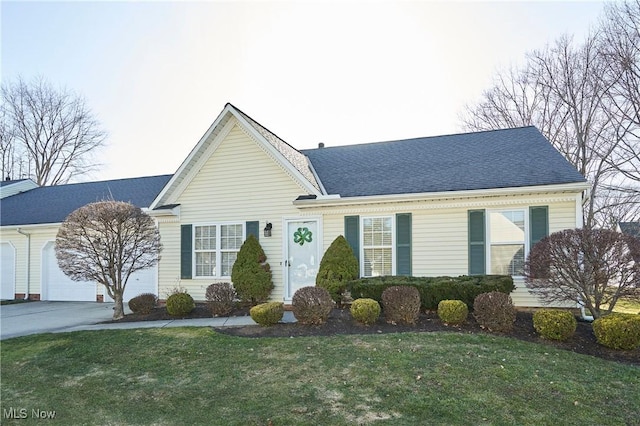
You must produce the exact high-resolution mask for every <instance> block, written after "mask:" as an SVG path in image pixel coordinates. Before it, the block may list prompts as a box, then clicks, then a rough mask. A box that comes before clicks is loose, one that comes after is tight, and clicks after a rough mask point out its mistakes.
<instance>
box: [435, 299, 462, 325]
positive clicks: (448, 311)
mask: <svg viewBox="0 0 640 426" xmlns="http://www.w3.org/2000/svg"><path fill="white" fill-rule="evenodd" d="M467 315H469V308H468V307H467V304H466V303H464V302H463V301H462V300H442V301H440V303H438V317H439V318H440V321H442V322H443V323H445V324H446V325H460V324H462V323H464V322H465V321H466V320H467Z"/></svg>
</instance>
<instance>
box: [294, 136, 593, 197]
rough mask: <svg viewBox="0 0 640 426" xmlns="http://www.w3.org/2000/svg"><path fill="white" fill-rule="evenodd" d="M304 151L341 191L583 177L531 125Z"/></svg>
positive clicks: (407, 190) (325, 180) (405, 190)
mask: <svg viewBox="0 0 640 426" xmlns="http://www.w3.org/2000/svg"><path fill="white" fill-rule="evenodd" d="M302 153H304V154H305V155H307V156H308V158H309V159H310V160H311V163H312V164H313V167H314V169H315V172H316V174H317V175H318V177H319V179H320V181H321V182H322V185H323V186H324V188H325V189H326V191H327V193H328V194H339V195H340V196H341V197H357V196H372V195H390V194H411V193H427V192H445V191H464V190H476V189H490V188H511V187H524V186H537V185H552V184H564V183H574V182H585V178H584V177H583V176H582V175H581V174H580V173H578V171H577V170H576V169H575V168H574V167H573V166H572V165H571V164H570V163H569V162H567V160H565V158H564V157H563V156H562V155H561V154H560V153H559V152H558V151H557V150H556V149H555V148H553V146H552V145H551V144H550V143H549V141H547V139H546V138H545V137H544V136H543V135H542V134H541V133H540V132H539V131H538V130H537V129H536V128H535V127H533V126H530V127H520V128H515V129H505V130H493V131H485V132H476V133H464V134H455V135H446V136H434V137H425V138H416V139H406V140H400V141H389V142H378V143H368V144H361V145H349V146H336V147H330V148H317V149H309V150H303V151H302Z"/></svg>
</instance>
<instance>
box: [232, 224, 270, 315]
mask: <svg viewBox="0 0 640 426" xmlns="http://www.w3.org/2000/svg"><path fill="white" fill-rule="evenodd" d="M266 261H267V256H266V255H265V254H264V250H262V246H261V245H260V243H259V242H258V239H257V238H256V237H255V236H253V235H249V236H248V237H247V239H246V240H245V242H244V243H243V244H242V246H241V247H240V251H239V252H238V257H237V258H236V261H235V263H234V264H233V268H232V269H231V281H232V282H233V287H234V288H235V289H236V293H238V297H239V298H240V300H241V301H242V302H245V303H249V304H251V305H256V304H258V303H261V302H264V301H266V300H267V299H268V298H269V295H270V294H271V290H273V283H272V282H271V268H270V267H269V264H268V263H266Z"/></svg>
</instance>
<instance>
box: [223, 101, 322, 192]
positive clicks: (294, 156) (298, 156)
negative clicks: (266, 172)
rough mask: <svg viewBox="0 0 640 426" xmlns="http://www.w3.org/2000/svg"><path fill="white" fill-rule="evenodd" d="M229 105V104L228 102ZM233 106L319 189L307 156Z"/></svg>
mask: <svg viewBox="0 0 640 426" xmlns="http://www.w3.org/2000/svg"><path fill="white" fill-rule="evenodd" d="M229 105H231V104H229ZM231 106H232V107H233V108H235V109H236V111H238V113H239V114H240V115H241V116H242V117H243V118H244V119H245V120H247V122H248V123H249V124H250V125H251V126H252V127H253V128H254V129H255V130H256V131H257V132H258V133H260V135H262V137H263V138H265V140H267V142H269V143H270V144H271V145H273V147H274V148H275V149H277V150H278V151H279V152H280V154H282V155H283V156H284V158H286V159H287V161H289V163H291V165H292V166H293V167H295V168H296V170H298V171H299V172H300V173H301V174H302V176H304V177H305V178H306V179H307V180H308V181H309V182H310V183H311V184H312V185H313V186H314V187H315V188H316V189H318V190H320V185H319V184H318V182H317V181H316V177H315V176H314V175H313V172H311V169H310V168H309V162H308V160H307V157H306V156H305V155H304V154H302V153H301V152H300V151H298V150H297V149H295V148H294V147H292V146H291V145H289V144H288V143H287V142H285V141H283V140H282V139H280V138H279V137H278V136H277V135H276V134H275V133H273V132H272V131H270V130H269V129H267V128H266V127H264V126H263V125H262V124H260V123H258V122H257V121H255V120H254V119H253V118H251V117H249V116H248V115H247V114H245V113H244V112H242V111H241V110H240V109H239V108H238V107H236V106H234V105H231Z"/></svg>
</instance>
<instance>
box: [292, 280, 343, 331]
mask: <svg viewBox="0 0 640 426" xmlns="http://www.w3.org/2000/svg"><path fill="white" fill-rule="evenodd" d="M331 309H333V299H331V296H330V295H329V292H328V291H327V290H326V289H324V288H322V287H302V288H300V289H298V290H297V291H296V292H295V293H294V295H293V298H292V299H291V310H292V311H293V315H294V316H295V317H296V319H297V320H298V322H299V323H300V324H307V325H311V324H316V325H319V324H324V323H325V322H327V319H329V314H330V313H331Z"/></svg>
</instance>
